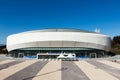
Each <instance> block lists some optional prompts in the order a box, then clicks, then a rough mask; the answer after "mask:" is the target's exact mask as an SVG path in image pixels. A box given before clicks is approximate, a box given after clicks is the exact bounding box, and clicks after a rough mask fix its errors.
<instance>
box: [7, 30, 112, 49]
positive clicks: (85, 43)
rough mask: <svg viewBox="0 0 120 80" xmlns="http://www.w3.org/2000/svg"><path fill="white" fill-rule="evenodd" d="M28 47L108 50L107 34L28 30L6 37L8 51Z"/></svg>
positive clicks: (108, 40)
mask: <svg viewBox="0 0 120 80" xmlns="http://www.w3.org/2000/svg"><path fill="white" fill-rule="evenodd" d="M29 47H83V48H93V49H98V50H104V51H110V49H111V39H110V37H109V36H107V35H103V34H99V33H94V32H86V31H80V30H72V29H48V30H45V31H44V30H36V31H28V32H23V33H18V34H13V35H10V36H8V37H7V49H8V51H12V50H16V49H20V48H29Z"/></svg>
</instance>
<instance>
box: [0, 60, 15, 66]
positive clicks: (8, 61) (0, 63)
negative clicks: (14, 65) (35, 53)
mask: <svg viewBox="0 0 120 80" xmlns="http://www.w3.org/2000/svg"><path fill="white" fill-rule="evenodd" d="M13 61H15V60H4V61H1V62H0V65H2V64H6V63H10V62H13Z"/></svg>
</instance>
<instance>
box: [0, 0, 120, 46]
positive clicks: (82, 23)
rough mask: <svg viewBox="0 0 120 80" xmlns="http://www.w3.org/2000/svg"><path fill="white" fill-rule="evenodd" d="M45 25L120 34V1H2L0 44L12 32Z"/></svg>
mask: <svg viewBox="0 0 120 80" xmlns="http://www.w3.org/2000/svg"><path fill="white" fill-rule="evenodd" d="M44 28H77V29H83V30H89V31H94V30H95V28H99V29H100V30H101V33H103V34H107V35H110V36H111V37H113V36H116V35H120V0H0V44H1V43H6V37H7V36H8V35H10V34H14V33H19V32H24V31H30V30H37V29H44Z"/></svg>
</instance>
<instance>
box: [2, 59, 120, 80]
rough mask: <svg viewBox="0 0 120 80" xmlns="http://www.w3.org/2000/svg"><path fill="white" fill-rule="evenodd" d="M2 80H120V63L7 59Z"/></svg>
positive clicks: (3, 63) (3, 65)
mask: <svg viewBox="0 0 120 80" xmlns="http://www.w3.org/2000/svg"><path fill="white" fill-rule="evenodd" d="M0 80H120V61H117V62H112V61H111V60H80V61H61V60H57V59H56V60H54V59H53V60H22V59H19V60H14V59H6V60H0Z"/></svg>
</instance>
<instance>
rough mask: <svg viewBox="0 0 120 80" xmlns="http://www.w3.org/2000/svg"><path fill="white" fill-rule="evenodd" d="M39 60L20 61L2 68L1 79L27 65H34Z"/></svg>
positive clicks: (0, 71)
mask: <svg viewBox="0 0 120 80" xmlns="http://www.w3.org/2000/svg"><path fill="white" fill-rule="evenodd" d="M35 62H37V60H27V61H24V62H22V63H18V64H16V65H13V66H11V67H9V68H7V69H2V70H0V80H4V79H5V78H7V77H9V76H11V75H13V74H15V73H16V72H18V71H20V70H22V69H24V68H25V67H27V66H29V65H32V64H33V63H35Z"/></svg>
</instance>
